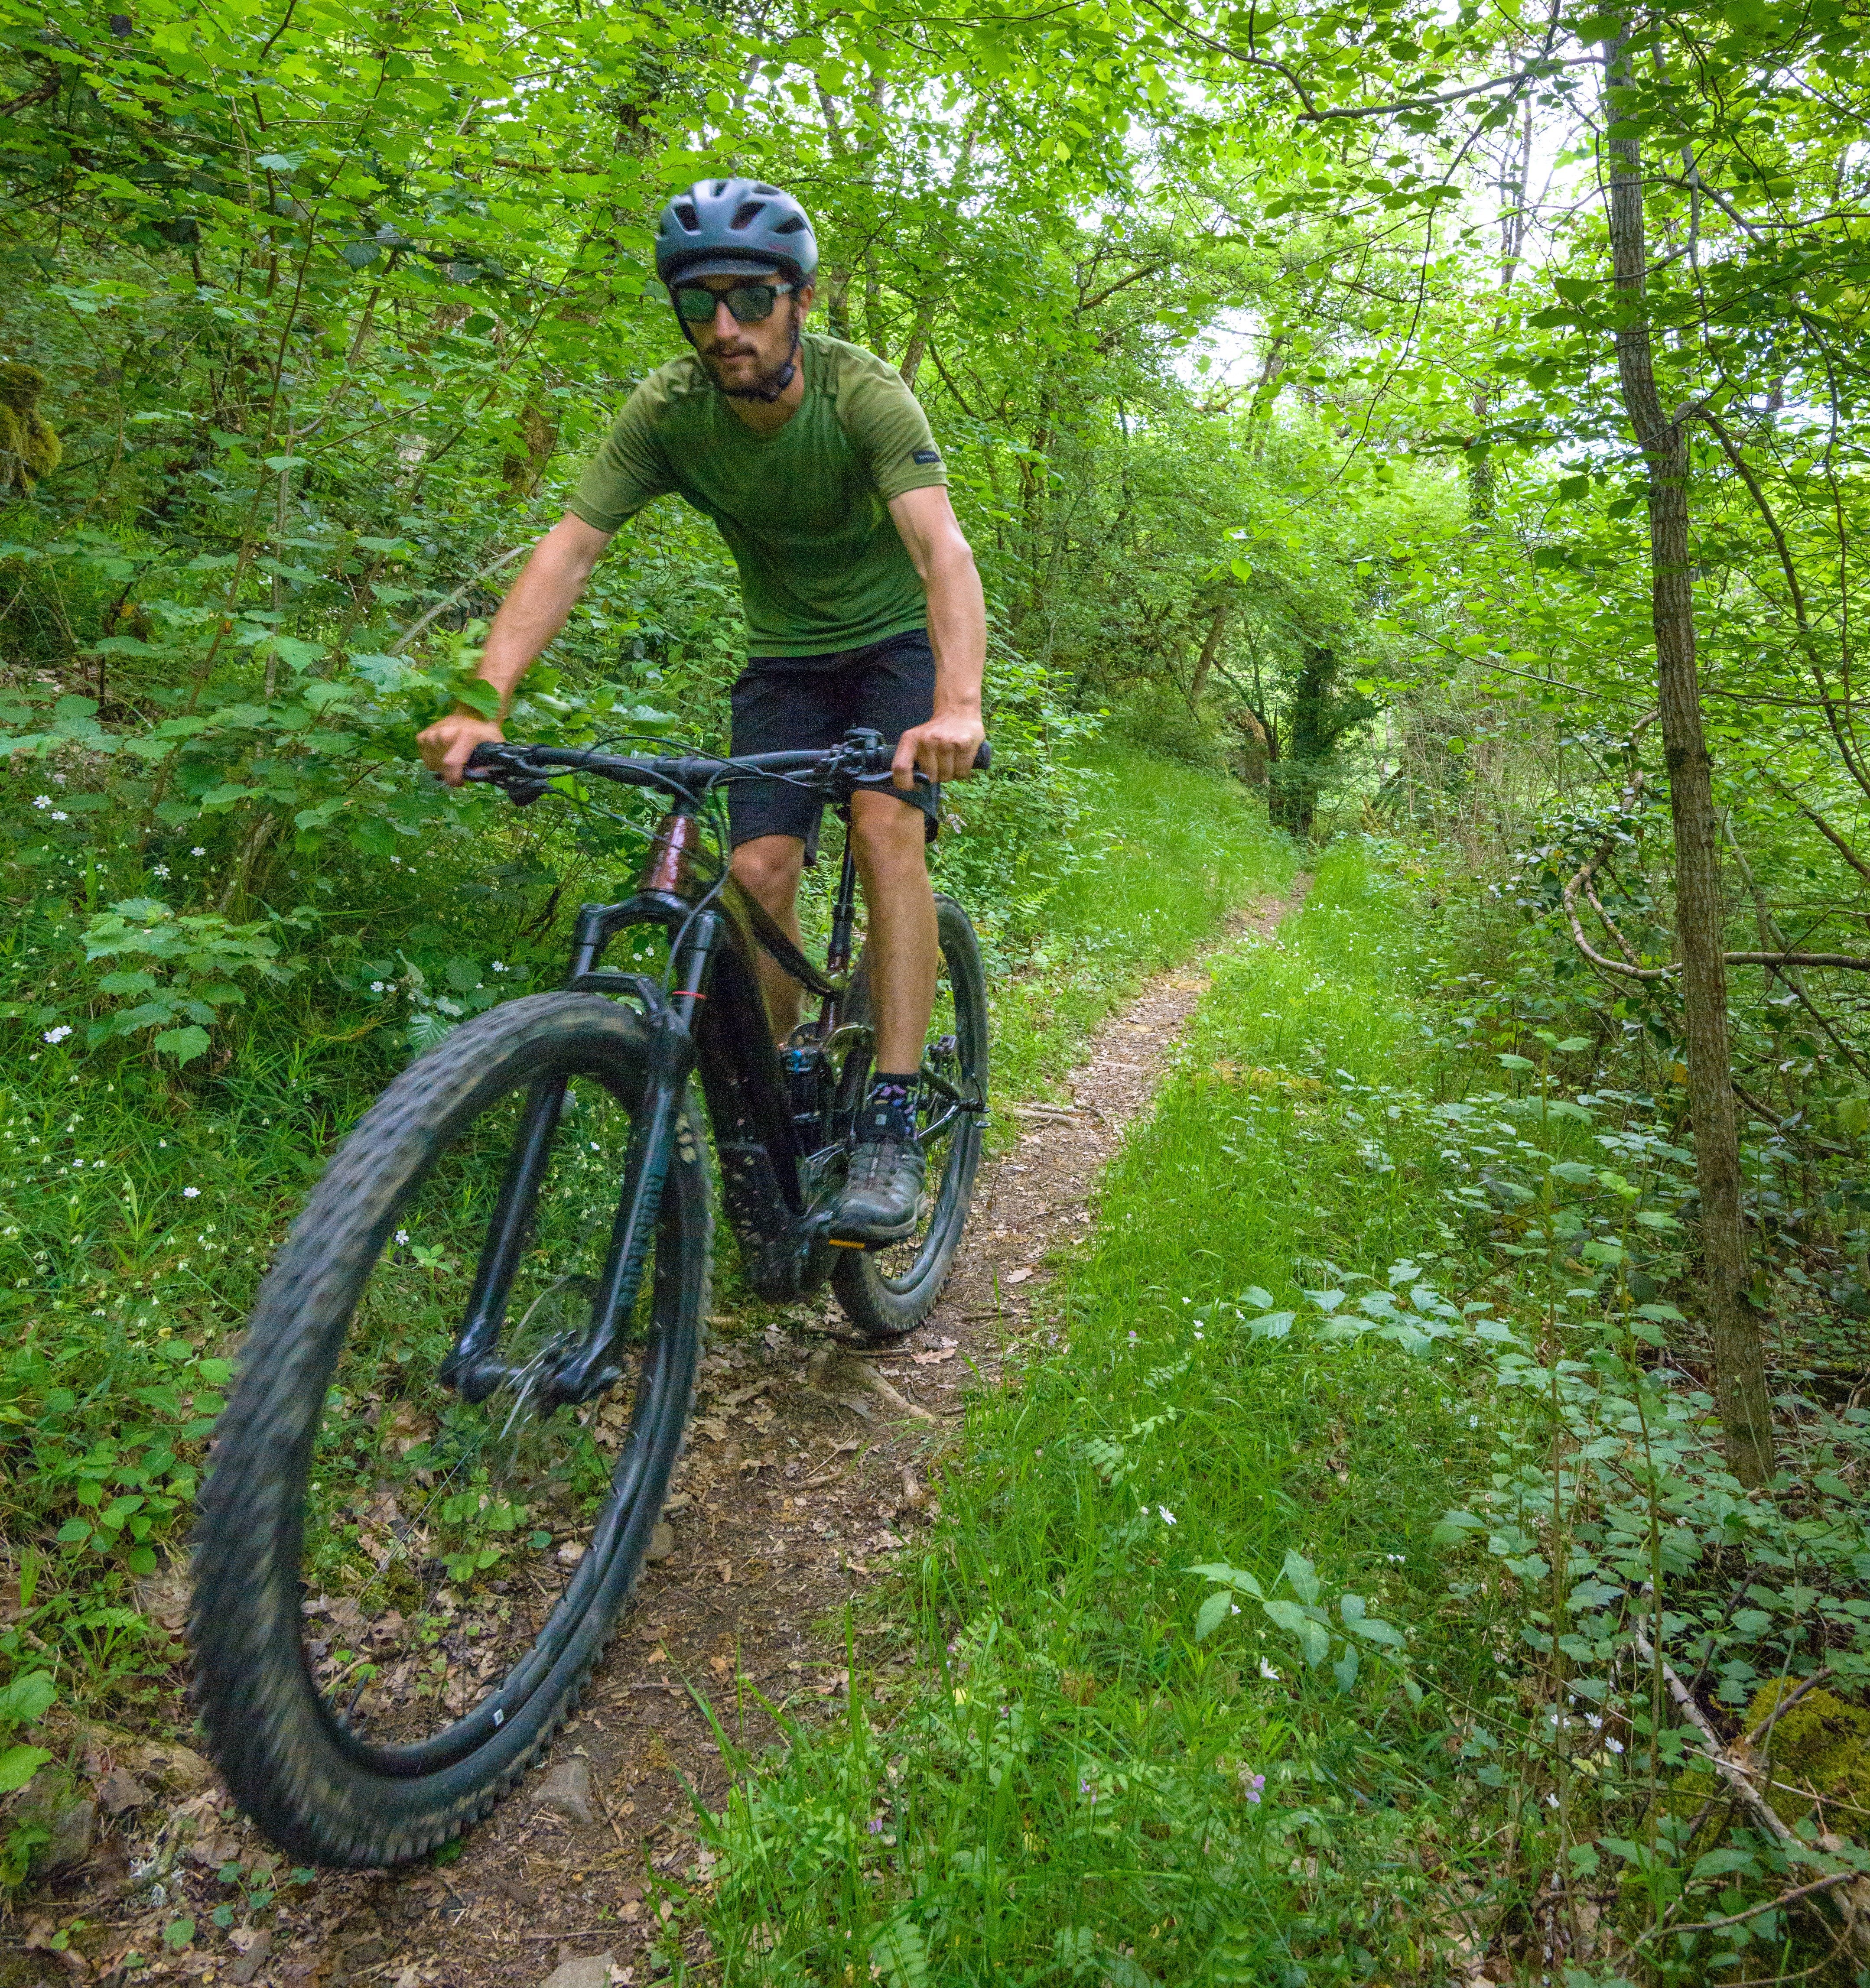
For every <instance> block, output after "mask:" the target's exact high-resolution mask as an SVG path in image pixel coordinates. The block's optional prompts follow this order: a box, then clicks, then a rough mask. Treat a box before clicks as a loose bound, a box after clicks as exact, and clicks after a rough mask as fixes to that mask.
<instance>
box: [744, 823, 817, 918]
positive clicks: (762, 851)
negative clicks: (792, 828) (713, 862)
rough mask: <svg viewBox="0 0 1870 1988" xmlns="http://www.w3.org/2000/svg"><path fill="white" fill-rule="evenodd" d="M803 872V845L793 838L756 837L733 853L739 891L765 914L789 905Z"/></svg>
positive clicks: (779, 836) (778, 836)
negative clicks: (748, 893) (755, 900)
mask: <svg viewBox="0 0 1870 1988" xmlns="http://www.w3.org/2000/svg"><path fill="white" fill-rule="evenodd" d="M804 869H805V844H803V842H801V841H800V840H799V838H798V837H796V835H759V836H756V837H754V838H753V840H752V841H750V842H743V843H742V844H740V846H739V848H737V849H736V850H735V851H734V855H733V871H734V875H735V877H736V878H737V879H738V880H739V882H740V884H741V885H742V887H743V888H744V889H746V890H748V891H752V894H753V895H754V896H755V897H756V898H758V899H759V901H760V902H761V904H764V905H765V906H766V908H768V909H769V910H771V909H773V908H774V907H775V906H776V905H783V904H790V902H791V901H792V898H793V893H794V892H795V891H797V889H798V887H799V879H800V876H801V875H802V874H803V872H804Z"/></svg>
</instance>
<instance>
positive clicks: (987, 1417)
mask: <svg viewBox="0 0 1870 1988" xmlns="http://www.w3.org/2000/svg"><path fill="white" fill-rule="evenodd" d="M1413 945H1414V941H1413V935H1412V929H1411V922H1410V906H1409V904H1408V899H1407V898H1406V896H1405V894H1404V893H1403V892H1402V890H1401V888H1400V887H1398V886H1397V885H1395V884H1392V883H1389V882H1386V881H1381V880H1379V879H1378V877H1375V874H1373V873H1372V872H1371V871H1370V870H1368V868H1367V867H1365V865H1364V862H1363V860H1362V859H1361V857H1360V856H1359V855H1358V854H1356V853H1354V852H1352V853H1346V854H1339V855H1334V856H1332V857H1329V858H1327V860H1326V861H1325V863H1324V864H1323V865H1322V867H1321V868H1320V874H1319V877H1318V880H1317V884H1316V886H1315V887H1314V891H1313V892H1312V894H1311V896H1310V899H1309V900H1308V901H1307V904H1306V905H1305V907H1304V911H1302V913H1300V915H1298V916H1297V917H1296V918H1294V919H1293V920H1292V921H1290V922H1289V925H1288V928H1287V934H1286V936H1285V941H1284V943H1283V945H1280V946H1277V947H1276V946H1266V945H1253V946H1249V948H1246V949H1245V950H1244V951H1243V952H1242V953H1241V954H1240V955H1238V956H1237V957H1236V958H1235V959H1234V960H1233V962H1230V963H1229V965H1227V966H1226V968H1225V969H1223V971H1222V973H1221V975H1220V976H1219V979H1218V981H1217V983H1216V988H1215V990H1214V992H1213V994H1212V996H1211V997H1210V999H1209V1001H1208V1002H1207V1003H1206V1006H1205V1008H1204V1009H1203V1011H1202V1014H1201V1015H1200V1016H1199V1017H1198V1019H1197V1022H1196V1023H1195V1026H1194V1028H1193V1029H1192V1033H1191V1036H1190V1038H1189V1041H1188V1043H1187V1044H1186V1046H1185V1050H1184V1052H1183V1054H1182V1060H1181V1067H1180V1068H1179V1069H1178V1071H1177V1073H1175V1076H1174V1077H1173V1078H1172V1080H1171V1082H1170V1083H1169V1084H1168V1087H1167V1088H1166V1090H1165V1093H1164V1095H1163V1097H1162V1101H1161V1104H1160V1107H1159V1109H1158V1112H1157V1114H1156V1115H1155V1117H1154V1119H1153V1120H1152V1121H1151V1122H1150V1123H1149V1124H1147V1125H1146V1126H1145V1127H1143V1128H1141V1130H1139V1131H1138V1132H1137V1133H1136V1134H1135V1135H1134V1136H1133V1138H1132V1139H1131V1141H1130V1143H1129V1145H1128V1148H1127V1150H1126V1151H1125V1152H1124V1155H1123V1156H1122V1158H1121V1160H1120V1161H1118V1164H1117V1165H1116V1166H1115V1168H1114V1170H1113V1171H1112V1173H1111V1175H1110V1176H1109V1178H1108V1179H1107V1183H1106V1185H1105V1188H1104V1193H1103V1199H1102V1207H1101V1215H1102V1219H1101V1223H1100V1226H1099V1229H1098V1232H1097V1241H1096V1243H1095V1246H1094V1248H1093V1249H1092V1250H1091V1252H1090V1253H1089V1254H1088V1256H1087V1257H1086V1258H1085V1259H1084V1260H1082V1261H1080V1262H1079V1263H1076V1264H1075V1265H1074V1266H1071V1267H1070V1269H1069V1270H1061V1274H1060V1279H1059V1280H1058V1281H1057V1283H1055V1284H1054V1285H1053V1286H1052V1299H1051V1306H1050V1310H1051V1319H1050V1324H1048V1325H1047V1326H1045V1327H1041V1328H1040V1330H1036V1332H1034V1333H1033V1334H1032V1335H1030V1337H1029V1338H1028V1339H1027V1341H1026V1343H1025V1344H1024V1345H1023V1347H1021V1348H1020V1349H1019V1352H1020V1358H1019V1359H1018V1361H1016V1363H1015V1364H1012V1365H1011V1367H1010V1368H1009V1371H1010V1373H1011V1375H1012V1378H1011V1379H1010V1381H1009V1384H1008V1385H1007V1386H1006V1388H1005V1389H1004V1391H1002V1392H999V1393H998V1394H996V1395H989V1396H986V1397H984V1398H982V1399H981V1400H980V1401H978V1402H977V1404H976V1407H975V1408H974V1411H973V1412H972V1415H971V1417H970V1422H969V1433H968V1439H967V1444H966V1447H965V1451H964V1452H963V1453H962V1455H960V1456H959V1457H957V1458H956V1459H954V1460H953V1462H952V1464H951V1465H950V1466H949V1469H947V1471H946V1473H945V1478H944V1480H943V1490H942V1504H943V1514H942V1523H941V1526H940V1529H939V1533H938V1537H937V1540H936V1543H935V1545H934V1547H933V1548H932V1550H929V1551H928V1552H927V1553H926V1554H925V1555H924V1556H923V1557H921V1560H919V1563H918V1564H917V1565H916V1566H915V1567H914V1568H913V1569H912V1570H908V1572H907V1574H906V1576H905V1579H904V1580H903V1581H901V1584H899V1587H898V1590H897V1591H896V1592H895V1594H894V1596H893V1597H891V1599H890V1601H889V1602H888V1604H887V1605H888V1608H890V1610H891V1618H890V1619H891V1621H892V1622H893V1623H894V1625H895V1628H896V1631H897V1635H896V1640H897V1641H898V1643H899V1644H907V1645H909V1649H908V1652H906V1653H907V1654H909V1655H911V1657H912V1658H913V1662H912V1666H911V1676H912V1677H913V1678H914V1679H915V1682H914V1683H913V1685H911V1687H910V1688H909V1689H908V1691H907V1692H906V1694H902V1693H899V1694H898V1696H894V1697H891V1696H890V1695H889V1693H888V1691H887V1690H885V1691H884V1692H881V1694H878V1695H873V1693H872V1692H871V1689H870V1688H869V1687H868V1686H867V1685H864V1684H862V1683H861V1682H860V1683H859V1684H857V1685H854V1687H853V1692H852V1696H851V1698H850V1703H849V1707H848V1712H847V1717H846V1719H844V1721H843V1722H842V1723H840V1724H839V1725H837V1726H836V1727H835V1728H834V1729H830V1730H827V1731H817V1730H812V1729H807V1728H804V1727H800V1728H798V1729H796V1730H795V1731H794V1732H793V1733H792V1735H791V1743H790V1748H789V1750H787V1751H786V1753H784V1754H783V1755H780V1756H775V1757H773V1758H772V1759H770V1760H767V1761H766V1762H765V1763H763V1764H760V1765H759V1766H758V1767H756V1768H755V1769H754V1770H753V1771H752V1772H751V1773H749V1776H748V1777H747V1778H746V1781H745V1782H744V1783H743V1786H742V1789H741V1790H740V1792H739V1794H738V1795H737V1796H736V1798H735V1801H734V1803H733V1804H732V1806H731V1807H730V1808H729V1810H728V1811H727V1812H726V1813H725V1814H724V1815H723V1816H722V1817H721V1818H720V1819H719V1825H718V1838H719V1848H720V1850H721V1851H722V1862H721V1865H720V1866H719V1874H718V1879H717V1884H716V1888H715V1892H714V1893H713V1895H712V1903H711V1904H710V1905H708V1907H707V1915H708V1925H709V1928H710V1931H711V1933H712V1938H713V1940H714V1942H715V1948H716V1951H717V1952H719V1954H720V1955H721V1956H722V1959H723V1962H724V1963H725V1971H726V1974H727V1977H728V1978H729V1980H765V1981H799V1982H805V1981H837V1980H862V1979H864V1978H866V1977H867V1976H868V1974H869V1970H870V1969H871V1968H872V1967H874V1968H876V1969H879V1970H881V1974H882V1976H883V1977H884V1979H885V1980H888V1981H889V1982H890V1983H892V1984H894V1988H909V1984H914V1983H921V1982H923V1981H941V1982H943V1983H949V1982H963V1981H966V1982H982V1983H986V1982H989V1981H992V1982H1003V1981H1016V1980H1031V1981H1038V1980H1046V1981H1048V1982H1049V1981H1053V1980H1057V1981H1067V1980H1080V1979H1081V1980H1092V1981H1111V1982H1114V1983H1119V1984H1121V1988H1141V1984H1144V1983H1150V1982H1155V1981H1173V1982H1178V1983H1179V1982H1202V1983H1206V1982H1214V1983H1222V1982H1249V1981H1250V1982H1254V1983H1261V1982H1280V1981H1285V1980H1290V1981H1293V1982H1295V1983H1296V1982H1298V1981H1300V1980H1304V1981H1314V1980H1332V1979H1339V1978H1342V1979H1345V1980H1357V1979H1362V1978H1364V1977H1365V1976H1367V1974H1368V1972H1369V1971H1370V1970H1371V1969H1372V1968H1374V1967H1377V1966H1392V1965H1395V1964H1397V1963H1402V1962H1406V1961H1408V1959H1410V1958H1411V1957H1412V1956H1414V1957H1415V1958H1416V1959H1420V1958H1421V1954H1420V1952H1419V1948H1418V1947H1417V1946H1415V1944H1414V1942H1417V1941H1419V1939H1420V1937H1421V1933H1420V1927H1421V1924H1422V1919H1423V1918H1424V1916H1425V1911H1424V1908H1425V1898H1424V1894H1425V1892H1428V1891H1429V1889H1430V1888H1432V1886H1433V1885H1436V1884H1438V1883H1439V1882H1440V1879H1439V1878H1437V1877H1433V1876H1432V1875H1430V1874H1429V1872H1428V1871H1425V1867H1424V1864H1423V1861H1422V1846H1423V1844H1425V1842H1429V1841H1433V1840H1434V1839H1435V1834H1436V1827H1437V1825H1436V1824H1435V1821H1434V1817H1435V1815H1436V1814H1438V1813H1440V1812H1442V1811H1449V1812H1452V1803H1453V1800H1454V1795H1453V1794H1452V1790H1451V1763H1450V1759H1449V1751H1448V1750H1447V1749H1446V1746H1445V1741H1446V1736H1447V1734H1448V1732H1449V1725H1450V1711H1449V1703H1448V1701H1447V1698H1446V1694H1447V1693H1448V1692H1449V1691H1451V1690H1452V1691H1455V1692H1466V1690H1467V1689H1469V1687H1471V1686H1473V1685H1474V1684H1475V1683H1476V1674H1477V1672H1479V1669H1480V1668H1483V1667H1484V1668H1489V1669H1490V1667H1491V1662H1492V1658H1491V1655H1490V1639H1489V1638H1488V1637H1487V1635H1486V1633H1485V1629H1486V1625H1485V1623H1484V1622H1483V1621H1480V1620H1479V1619H1477V1617H1476V1613H1475V1612H1474V1611H1473V1609H1472V1608H1463V1609H1460V1610H1458V1611H1455V1615H1454V1618H1452V1619H1451V1618H1450V1615H1449V1608H1448V1604H1449V1596H1448V1594H1447V1593H1446V1590H1445V1589H1444V1588H1443V1587H1442V1585H1441V1584H1440V1582H1439V1581H1438V1579H1437V1578H1436V1577H1435V1573H1434V1571H1433V1569H1432V1565H1431V1562H1430V1556H1429V1533H1430V1530H1431V1529H1432V1526H1434V1525H1435V1522H1436V1521H1437V1520H1439V1517H1440V1516H1441V1515H1442V1512H1443V1510H1445V1508H1446V1505H1447V1503H1448V1502H1449V1495H1450V1488H1451V1485H1454V1484H1458V1483H1460V1482H1462V1481H1463V1480H1466V1479H1469V1478H1471V1477H1472V1476H1474V1475H1476V1474H1477V1473H1479V1472H1482V1471H1483V1469H1484V1463H1483V1457H1482V1456H1481V1455H1479V1454H1477V1453H1476V1445H1479V1443H1480V1442H1481V1441H1482V1439H1481V1438H1480V1437H1479V1436H1478V1435H1476V1433H1475V1432H1474V1429H1473V1427H1472V1426H1471V1421H1472V1419H1473V1409H1472V1406H1471V1405H1470V1404H1469V1402H1468V1401H1466V1399H1465V1398H1463V1395H1464V1387H1463V1376H1464V1375H1465V1374H1466V1373H1468V1372H1469V1371H1471V1361H1470V1358H1469V1355H1468V1354H1467V1353H1466V1351H1463V1349H1464V1348H1466V1347H1470V1346H1472V1344H1473V1324H1472V1322H1471V1321H1467V1322H1463V1323H1462V1324H1459V1326H1457V1325H1456V1324H1452V1323H1451V1322H1450V1321H1451V1320H1463V1313H1462V1312H1461V1310H1460V1309H1459V1307H1458V1306H1456V1305H1455V1304H1452V1303H1449V1302H1448V1301H1447V1300H1446V1299H1445V1298H1443V1297H1440V1296H1439V1295H1438V1294H1437V1293H1436V1291H1435V1290H1434V1289H1432V1286H1433V1285H1435V1283H1441V1284H1442V1285H1444V1286H1447V1287H1449V1288H1450V1289H1456V1290H1457V1293H1458V1285H1457V1283H1456V1280H1458V1279H1460V1278H1462V1277H1463V1276H1464V1274H1465V1272H1466V1269H1467V1267H1468V1265H1469V1259H1468V1257H1467V1256H1466V1255H1464V1254H1460V1253H1457V1252H1455V1251H1452V1250H1451V1251H1449V1252H1446V1261H1438V1260H1437V1259H1435V1258H1432V1257H1431V1256H1428V1255H1426V1254H1424V1253H1423V1244H1424V1240H1425V1238H1426V1239H1429V1241H1430V1242H1440V1241H1442V1240H1443V1239H1446V1241H1447V1242H1450V1243H1452V1242H1454V1240H1455V1232H1454V1231H1453V1230H1452V1229H1449V1228H1448V1227H1447V1226H1446V1224H1445V1223H1444V1222H1442V1215H1443V1214H1444V1212H1445V1209H1444V1204H1443V1202H1442V1193H1443V1185H1442V1178H1441V1173H1440V1166H1439V1161H1437V1158H1436V1157H1435V1151H1436V1149H1435V1141H1436V1139H1437V1138H1438V1136H1439V1134H1438V1131H1437V1129H1436V1127H1435V1124H1434V1123H1433V1122H1432V1120H1431V1119H1430V1118H1429V1117H1428V1116H1427V1115H1426V1114H1425V1111H1424V1109H1423V1096H1422V1093H1421V1092H1420V1091H1419V1090H1415V1089H1413V1088H1411V1085H1412V1080H1413V1079H1415V1078H1418V1077H1421V1076H1422V1075H1424V1074H1425V1071H1426V1068H1427V1066H1428V1064H1429V1061H1430V1060H1431V1059H1432V1055H1433V1051H1432V1047H1431V1046H1430V1045H1429V1042H1428V1040H1427V1039H1426V1036H1425V1030H1424V1029H1423V1027H1422V1016H1421V1013H1420V1011H1419V1009H1418V1008H1417V1007H1416V1006H1415V1003H1414V1002H1413V1000H1412V996H1411V993H1410V991H1409V989H1410V983H1411V982H1412V979H1413V977H1414V975H1413V972H1412V966H1411V958H1412V952H1413ZM1412 1252H1413V1253H1415V1256H1414V1259H1413V1260H1408V1259H1410V1258H1411V1253H1412ZM1392 1265H1395V1266H1398V1268H1399V1270H1400V1271H1401V1274H1400V1275H1399V1276H1398V1275H1391V1274H1388V1273H1389V1271H1390V1266H1392ZM1351 1270H1355V1271H1368V1272H1373V1273H1375V1281H1374V1282H1371V1283H1361V1284H1359V1283H1350V1282H1349V1280H1348V1279H1347V1277H1346V1275H1345V1273H1346V1272H1347V1271H1351ZM1331 1286H1338V1287H1339V1288H1338V1289H1337V1290H1333V1289H1331ZM1346 1287H1348V1289H1349V1290H1362V1291H1363V1292H1364V1293H1365V1295H1366V1300H1367V1302H1366V1303H1365V1304H1364V1307H1363V1308H1362V1309H1361V1310H1355V1309H1354V1308H1353V1300H1351V1298H1350V1297H1347V1296H1345V1295H1344V1290H1345V1288H1346ZM1306 1292H1311V1293H1316V1294H1317V1299H1318V1300H1322V1301H1324V1302H1322V1303H1318V1302H1315V1301H1314V1300H1308V1299H1307V1297H1305V1296H1304V1293H1306ZM1377 1293H1381V1297H1378V1296H1377ZM1308 1308H1310V1309H1316V1310H1321V1311H1322V1312H1323V1313H1325V1314H1327V1315H1329V1316H1330V1317H1333V1318H1334V1319H1336V1320H1337V1324H1336V1325H1335V1326H1334V1327H1327V1328H1325V1329H1324V1330H1312V1329H1309V1328H1306V1327H1300V1328H1298V1329H1297V1330H1293V1329H1292V1327H1291V1324H1290V1320H1291V1319H1292V1317H1293V1315H1295V1314H1297V1313H1304V1311H1306V1310H1307V1309H1308ZM1481 1317H1482V1318H1483V1323H1484V1317H1485V1314H1484V1313H1482V1314H1481ZM1444 1623H1446V1624H1447V1625H1448V1628H1449V1629H1451V1630H1452V1631H1453V1633H1447V1632H1446V1631H1445V1630H1444V1628H1443V1626H1442V1625H1443V1624H1444ZM1396 1624H1403V1625H1408V1635H1406V1637H1405V1635H1404V1634H1403V1632H1402V1631H1401V1630H1399V1629H1398V1628H1395V1627H1394V1626H1393V1625H1396ZM894 1654H897V1655H902V1654H905V1652H903V1651H901V1650H900V1649H898V1651H897V1652H895V1653H894Z"/></svg>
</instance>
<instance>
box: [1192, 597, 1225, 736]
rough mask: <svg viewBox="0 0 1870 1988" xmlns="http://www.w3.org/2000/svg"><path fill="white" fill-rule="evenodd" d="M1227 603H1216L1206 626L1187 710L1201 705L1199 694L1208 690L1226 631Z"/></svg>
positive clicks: (1223, 601)
mask: <svg viewBox="0 0 1870 1988" xmlns="http://www.w3.org/2000/svg"><path fill="white" fill-rule="evenodd" d="M1228 606H1229V603H1227V602H1226V601H1225V600H1222V601H1219V602H1217V603H1216V606H1215V610H1214V614H1213V617H1212V619H1211V620H1209V624H1208V633H1207V635H1206V638H1205V639H1204V640H1203V641H1202V645H1201V654H1199V656H1198V657H1196V658H1195V675H1194V679H1193V681H1192V682H1191V683H1190V684H1189V710H1191V711H1194V710H1196V709H1198V708H1199V706H1200V704H1201V694H1202V691H1204V690H1206V688H1208V677H1209V672H1210V671H1212V669H1213V668H1214V658H1215V655H1216V652H1217V651H1219V648H1220V646H1221V637H1222V634H1225V633H1226V627H1227V610H1228Z"/></svg>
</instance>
